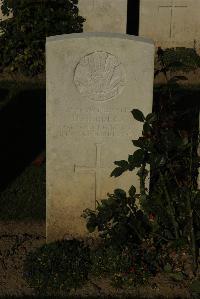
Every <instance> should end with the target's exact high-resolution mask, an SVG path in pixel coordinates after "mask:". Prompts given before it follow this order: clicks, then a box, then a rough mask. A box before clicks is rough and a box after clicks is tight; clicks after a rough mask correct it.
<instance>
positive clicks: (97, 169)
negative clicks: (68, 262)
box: [74, 143, 108, 207]
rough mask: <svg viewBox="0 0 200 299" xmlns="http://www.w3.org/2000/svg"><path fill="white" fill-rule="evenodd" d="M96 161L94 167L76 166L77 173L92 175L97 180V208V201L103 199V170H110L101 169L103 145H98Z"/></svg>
mask: <svg viewBox="0 0 200 299" xmlns="http://www.w3.org/2000/svg"><path fill="white" fill-rule="evenodd" d="M95 146H96V161H95V166H94V167H87V166H79V165H74V172H75V173H92V174H94V179H95V207H96V203H97V201H99V200H100V199H101V174H102V169H108V168H104V167H101V147H102V144H101V143H96V144H95Z"/></svg>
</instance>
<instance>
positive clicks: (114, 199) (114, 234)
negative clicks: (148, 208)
mask: <svg viewBox="0 0 200 299" xmlns="http://www.w3.org/2000/svg"><path fill="white" fill-rule="evenodd" d="M135 192H136V190H135V187H134V186H132V187H131V188H130V190H129V194H128V195H127V194H126V192H125V191H124V190H121V189H116V190H114V194H108V198H106V199H103V200H101V203H98V206H97V208H96V210H95V211H92V210H90V209H86V210H85V211H84V213H83V217H84V218H86V220H87V229H88V230H89V232H93V231H94V230H95V229H97V230H98V232H99V233H100V236H101V237H102V238H103V239H104V240H107V241H109V242H110V243H111V244H115V245H116V246H118V247H123V246H125V244H131V243H140V242H141V241H142V240H143V238H145V237H146V235H147V234H148V232H149V231H150V225H149V221H148V218H147V217H146V216H145V215H144V213H143V212H142V211H141V210H140V209H138V208H137V206H136V204H135V201H136V198H137V195H136V193H135Z"/></svg>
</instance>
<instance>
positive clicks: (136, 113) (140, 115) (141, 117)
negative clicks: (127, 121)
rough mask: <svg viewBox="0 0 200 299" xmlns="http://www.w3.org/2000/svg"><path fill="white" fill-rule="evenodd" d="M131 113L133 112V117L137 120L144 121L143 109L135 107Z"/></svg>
mask: <svg viewBox="0 0 200 299" xmlns="http://www.w3.org/2000/svg"><path fill="white" fill-rule="evenodd" d="M131 113H132V115H133V117H134V118H135V119H136V120H138V121H141V122H144V120H145V117H144V115H143V113H142V111H140V110H138V109H133V110H132V111H131Z"/></svg>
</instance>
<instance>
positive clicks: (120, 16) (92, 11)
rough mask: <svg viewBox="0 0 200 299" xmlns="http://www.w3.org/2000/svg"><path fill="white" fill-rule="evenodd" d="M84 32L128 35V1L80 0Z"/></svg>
mask: <svg viewBox="0 0 200 299" xmlns="http://www.w3.org/2000/svg"><path fill="white" fill-rule="evenodd" d="M78 7H79V14H80V15H81V16H83V17H84V18H85V19H86V22H85V23H84V25H83V31H84V32H119V33H126V23H127V0H114V1H113V0H79V2H78Z"/></svg>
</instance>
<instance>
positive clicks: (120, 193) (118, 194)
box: [114, 189, 126, 198]
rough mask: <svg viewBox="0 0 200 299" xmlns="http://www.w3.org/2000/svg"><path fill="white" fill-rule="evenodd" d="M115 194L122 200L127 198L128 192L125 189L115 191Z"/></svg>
mask: <svg viewBox="0 0 200 299" xmlns="http://www.w3.org/2000/svg"><path fill="white" fill-rule="evenodd" d="M114 194H115V196H117V197H120V198H126V192H125V191H124V190H123V189H115V190H114Z"/></svg>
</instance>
